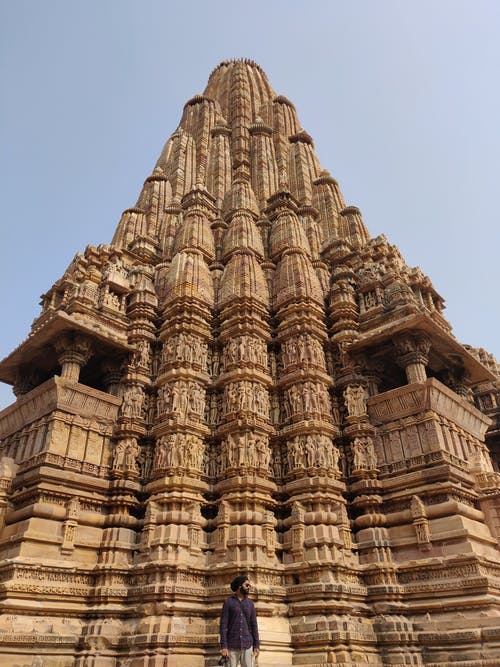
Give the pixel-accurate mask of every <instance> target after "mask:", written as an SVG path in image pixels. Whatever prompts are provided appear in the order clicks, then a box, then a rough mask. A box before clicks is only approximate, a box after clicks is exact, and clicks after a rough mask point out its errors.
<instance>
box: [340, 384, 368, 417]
mask: <svg viewBox="0 0 500 667" xmlns="http://www.w3.org/2000/svg"><path fill="white" fill-rule="evenodd" d="M344 400H345V404H346V407H347V412H348V414H349V416H350V417H359V416H361V415H365V414H366V392H365V390H364V388H363V387H362V386H360V385H349V386H348V387H347V388H346V389H345V390H344Z"/></svg>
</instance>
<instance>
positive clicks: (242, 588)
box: [240, 579, 250, 595]
mask: <svg viewBox="0 0 500 667" xmlns="http://www.w3.org/2000/svg"><path fill="white" fill-rule="evenodd" d="M240 592H241V593H242V594H243V595H248V594H249V593H250V582H249V581H248V579H247V580H246V581H244V582H243V583H242V584H241V586H240Z"/></svg>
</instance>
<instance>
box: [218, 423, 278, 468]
mask: <svg viewBox="0 0 500 667" xmlns="http://www.w3.org/2000/svg"><path fill="white" fill-rule="evenodd" d="M270 460H271V450H270V449H269V446H268V443H267V438H265V437H264V436H261V435H256V434H254V433H252V432H251V431H250V432H246V433H236V434H232V433H230V434H229V435H227V436H226V438H225V439H224V440H223V441H222V443H221V446H220V459H219V460H218V461H217V464H218V469H217V473H218V474H220V473H223V472H224V471H225V470H226V469H227V468H239V467H247V468H260V469H265V470H266V471H267V470H268V469H269V463H270Z"/></svg>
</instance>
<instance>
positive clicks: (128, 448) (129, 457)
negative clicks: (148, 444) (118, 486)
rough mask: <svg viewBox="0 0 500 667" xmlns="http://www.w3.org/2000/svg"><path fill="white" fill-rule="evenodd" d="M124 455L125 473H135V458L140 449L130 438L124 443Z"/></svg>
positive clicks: (136, 469) (133, 439) (136, 470)
mask: <svg viewBox="0 0 500 667" xmlns="http://www.w3.org/2000/svg"><path fill="white" fill-rule="evenodd" d="M125 443H126V445H125V455H124V467H125V470H126V471H127V472H133V473H137V472H138V468H137V457H138V456H139V454H140V452H141V448H140V447H139V445H138V444H137V441H136V440H135V438H130V439H128V440H126V441H125Z"/></svg>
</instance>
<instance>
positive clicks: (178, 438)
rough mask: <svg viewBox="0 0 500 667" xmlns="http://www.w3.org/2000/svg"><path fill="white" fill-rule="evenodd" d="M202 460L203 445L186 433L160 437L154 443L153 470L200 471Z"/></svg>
mask: <svg viewBox="0 0 500 667" xmlns="http://www.w3.org/2000/svg"><path fill="white" fill-rule="evenodd" d="M203 458H204V445H203V440H202V439H201V438H198V437H197V436H195V435H191V434H186V433H171V434H170V435H166V436H162V437H161V438H159V439H158V441H157V443H156V450H155V457H154V462H153V470H154V471H155V472H158V471H160V470H164V469H166V468H187V469H189V468H191V469H194V470H197V471H201V470H202V468H203Z"/></svg>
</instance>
